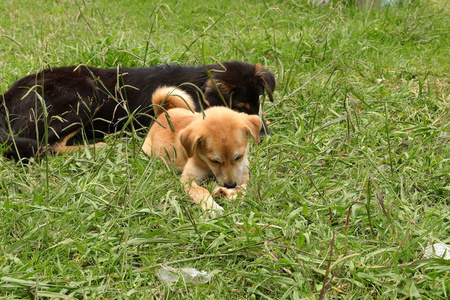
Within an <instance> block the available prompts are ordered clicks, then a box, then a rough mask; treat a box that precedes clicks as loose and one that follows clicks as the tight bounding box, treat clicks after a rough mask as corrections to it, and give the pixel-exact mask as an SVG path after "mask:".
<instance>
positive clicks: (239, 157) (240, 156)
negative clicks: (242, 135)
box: [235, 155, 243, 161]
mask: <svg viewBox="0 0 450 300" xmlns="http://www.w3.org/2000/svg"><path fill="white" fill-rule="evenodd" d="M242 157H243V155H239V156H237V157H236V158H235V160H236V161H238V160H240V159H241V158H242Z"/></svg>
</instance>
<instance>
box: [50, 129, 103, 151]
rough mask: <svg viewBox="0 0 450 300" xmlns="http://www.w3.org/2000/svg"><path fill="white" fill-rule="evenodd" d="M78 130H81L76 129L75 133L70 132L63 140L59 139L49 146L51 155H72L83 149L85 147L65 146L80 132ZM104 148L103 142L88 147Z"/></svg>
mask: <svg viewBox="0 0 450 300" xmlns="http://www.w3.org/2000/svg"><path fill="white" fill-rule="evenodd" d="M80 130H81V128H80V129H77V130H75V131H72V132H71V133H69V134H68V135H66V136H64V137H63V138H61V139H59V140H58V141H57V142H56V143H55V144H53V145H52V146H51V148H52V152H53V153H72V152H75V151H78V150H80V149H84V148H85V146H67V142H68V141H69V140H70V139H71V138H72V137H74V136H75V135H77V134H78V132H80ZM105 146H106V143H103V142H101V143H95V144H90V145H88V147H90V148H97V147H105Z"/></svg>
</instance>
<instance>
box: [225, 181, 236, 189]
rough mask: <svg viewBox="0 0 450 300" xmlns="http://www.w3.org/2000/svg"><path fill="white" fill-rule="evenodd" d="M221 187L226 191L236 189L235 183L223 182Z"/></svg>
mask: <svg viewBox="0 0 450 300" xmlns="http://www.w3.org/2000/svg"><path fill="white" fill-rule="evenodd" d="M223 186H224V187H226V188H227V189H234V188H235V187H236V182H225V183H224V184H223Z"/></svg>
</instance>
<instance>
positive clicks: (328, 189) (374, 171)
mask: <svg viewBox="0 0 450 300" xmlns="http://www.w3.org/2000/svg"><path fill="white" fill-rule="evenodd" d="M0 9H1V11H2V18H0V70H1V72H0V91H1V93H3V92H4V91H6V90H7V89H8V87H9V86H10V85H11V84H12V83H13V82H14V81H15V80H17V79H19V78H20V77H22V76H25V75H27V74H32V73H35V72H37V71H39V70H41V69H43V68H47V67H55V66H63V65H76V64H80V63H81V64H87V65H92V66H97V67H117V66H118V65H123V66H128V67H139V66H151V65H157V64H162V63H178V64H181V65H197V64H205V63H214V62H216V61H226V60H243V61H247V62H259V63H261V64H264V65H266V66H267V67H268V68H269V70H271V71H272V72H273V73H274V74H275V76H276V78H277V89H276V92H275V94H274V98H275V101H274V102H273V103H270V102H269V101H268V100H267V99H266V100H267V101H266V102H265V105H264V110H265V118H266V119H267V120H268V121H270V128H271V131H272V134H271V135H270V137H268V138H266V139H265V140H264V141H263V142H262V143H261V144H259V145H254V144H253V145H252V146H251V151H250V174H251V175H250V183H249V187H248V190H247V194H246V196H245V197H243V198H240V199H238V200H237V201H235V202H228V201H224V200H222V199H218V200H217V201H218V202H219V203H220V204H221V205H222V206H223V207H224V208H225V210H226V213H225V214H223V215H221V216H219V217H216V218H212V219H211V218H207V217H205V216H204V215H203V214H202V211H201V210H200V209H199V207H198V206H197V205H195V204H193V203H192V201H191V200H190V199H189V197H188V196H187V195H186V194H185V193H184V191H183V188H182V186H181V184H180V183H179V173H178V172H177V171H176V170H175V169H173V168H171V167H168V166H166V165H165V164H164V163H162V162H161V161H160V160H157V159H154V158H149V157H146V156H145V155H144V154H143V153H142V152H140V151H139V149H140V144H141V143H142V141H143V137H144V136H145V133H146V132H145V131H138V132H121V133H118V134H115V135H110V136H108V137H107V138H106V140H107V143H108V147H106V148H103V149H100V150H98V151H90V150H88V149H85V150H81V151H79V152H76V153H72V154H64V155H57V156H53V157H50V156H49V157H45V158H43V159H38V160H31V161H30V162H29V163H27V164H22V163H18V162H14V161H10V160H7V159H6V158H3V157H0V220H1V227H0V299H49V298H50V299H448V298H449V297H450V260H444V259H441V258H426V257H424V256H423V254H424V248H425V247H427V246H428V245H431V244H434V243H444V244H448V245H450V175H449V174H450V114H449V113H450V96H449V95H450V79H449V78H450V76H449V72H450V59H449V57H450V56H449V53H450V52H449V49H450V44H449V40H450V25H449V22H448V20H449V17H450V13H449V5H448V1H445V0H435V1H432V0H424V1H413V2H412V3H409V2H408V1H406V0H405V1H403V5H399V6H394V7H388V8H385V9H373V10H365V9H357V8H355V6H354V4H353V3H352V1H351V0H350V2H347V1H337V0H336V1H332V3H330V4H329V5H327V6H321V7H314V6H312V5H309V4H308V2H307V1H306V0H299V1H293V0H286V1H269V0H267V1H230V0H223V1H201V0H191V1H175V0H167V1H165V2H156V1H137V0H134V1H133V0H123V1H116V0H109V1H106V0H97V1H90V0H76V1H70V0H59V1H57V0H53V1H50V0H45V1H31V0H20V1H17V0H3V1H2V2H1V3H0ZM85 142H87V141H85ZM162 267H163V268H164V267H173V268H176V269H180V268H186V267H188V268H196V269H197V270H199V271H205V272H207V273H208V276H209V280H208V282H207V283H191V282H189V280H183V279H180V280H178V282H174V283H167V282H164V281H162V280H161V279H160V278H159V277H158V272H160V271H161V268H162Z"/></svg>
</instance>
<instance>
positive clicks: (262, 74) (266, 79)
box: [255, 64, 275, 102]
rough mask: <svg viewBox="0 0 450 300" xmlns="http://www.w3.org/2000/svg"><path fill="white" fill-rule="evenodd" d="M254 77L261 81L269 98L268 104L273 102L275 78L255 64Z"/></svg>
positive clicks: (262, 67)
mask: <svg viewBox="0 0 450 300" xmlns="http://www.w3.org/2000/svg"><path fill="white" fill-rule="evenodd" d="M255 75H256V77H257V78H258V80H259V81H261V83H262V85H263V87H264V90H265V91H266V93H267V96H269V99H270V102H273V91H274V90H275V76H274V75H273V74H272V73H271V72H269V71H268V70H267V69H266V68H265V67H264V66H262V65H260V64H255Z"/></svg>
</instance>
